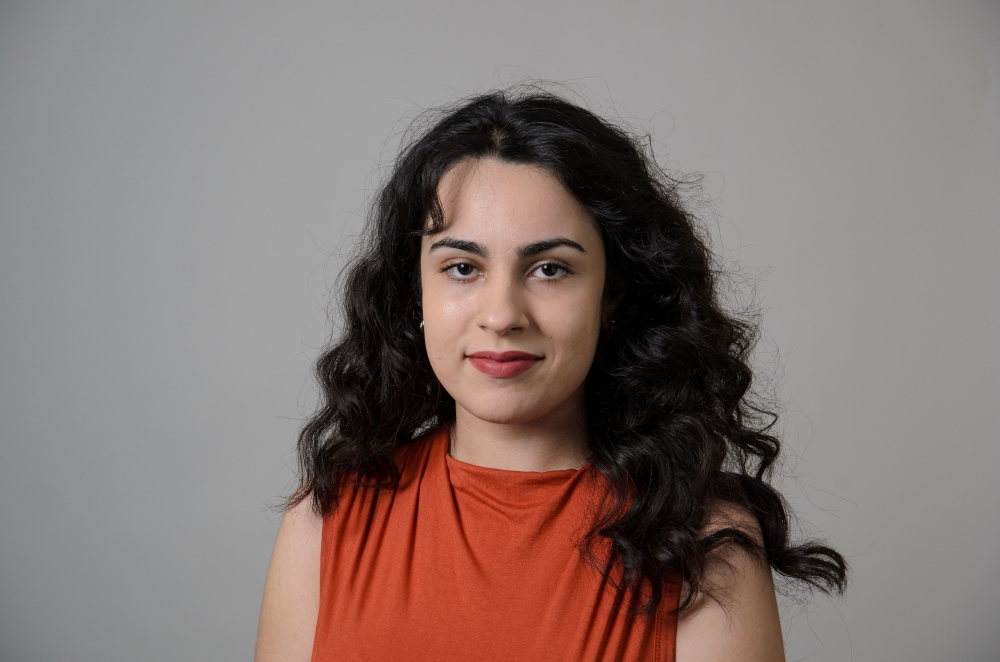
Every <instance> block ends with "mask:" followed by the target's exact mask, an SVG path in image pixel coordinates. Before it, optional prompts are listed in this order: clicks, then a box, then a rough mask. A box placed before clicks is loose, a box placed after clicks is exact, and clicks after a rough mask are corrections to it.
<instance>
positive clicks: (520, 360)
mask: <svg viewBox="0 0 1000 662" xmlns="http://www.w3.org/2000/svg"><path fill="white" fill-rule="evenodd" d="M468 359H469V363H471V364H472V365H473V367H474V368H475V369H476V370H478V371H479V372H482V373H484V374H487V375H489V376H490V377H499V378H504V379H506V378H510V377H516V376H517V375H520V374H521V373H522V372H524V371H525V370H528V369H530V368H531V367H532V366H534V365H535V364H536V363H538V362H539V361H541V360H542V357H541V356H535V355H534V354H529V353H528V352H475V353H474V354H469V355H468Z"/></svg>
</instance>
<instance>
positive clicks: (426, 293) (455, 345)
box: [420, 159, 605, 423]
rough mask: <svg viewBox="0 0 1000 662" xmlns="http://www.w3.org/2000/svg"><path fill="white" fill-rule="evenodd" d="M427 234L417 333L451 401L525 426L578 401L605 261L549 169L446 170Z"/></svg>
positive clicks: (583, 217)
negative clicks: (439, 216)
mask: <svg viewBox="0 0 1000 662" xmlns="http://www.w3.org/2000/svg"><path fill="white" fill-rule="evenodd" d="M438 195H439V197H440V200H441V205H442V210H443V212H444V228H443V230H442V231H441V232H439V233H437V234H434V235H428V236H425V237H423V239H422V246H421V253H420V280H421V286H422V288H423V295H422V296H423V298H422V307H423V319H424V338H425V342H426V346H427V354H428V357H429V358H430V363H431V366H432V368H433V369H434V373H435V375H437V377H438V379H439V380H440V381H441V384H442V385H443V386H444V388H445V390H447V391H448V393H449V394H451V396H452V397H453V398H454V399H455V403H456V407H457V408H460V409H464V410H465V411H466V412H467V413H469V414H471V415H472V416H475V417H477V418H479V419H482V420H485V421H489V422H493V423H525V422H529V421H532V420H535V419H538V418H540V417H543V416H546V415H550V414H553V412H556V411H558V410H560V409H563V410H565V409H566V408H567V407H580V406H581V405H582V401H583V386H584V379H585V378H586V375H587V373H588V371H589V370H590V366H591V363H592V362H593V360H594V353H595V351H596V348H597V340H598V336H599V334H600V328H601V322H602V293H603V289H604V274H605V259H604V247H603V243H602V241H601V236H600V233H599V231H598V229H597V226H596V224H595V222H594V220H593V219H592V218H591V216H590V213H589V212H588V211H587V210H586V209H585V208H584V207H583V206H582V205H581V204H580V203H579V202H577V201H576V199H575V198H573V196H572V195H571V194H570V193H569V191H567V190H566V188H565V187H564V186H563V185H562V184H561V183H560V182H559V181H558V180H557V179H556V178H555V177H554V176H553V175H552V174H550V173H549V172H548V171H546V170H544V169H541V168H539V167H536V166H528V165H520V164H510V163H501V162H499V161H496V160H492V159H484V160H469V161H463V162H461V163H459V164H458V165H456V166H454V167H453V168H452V169H451V170H449V171H448V172H447V173H446V174H445V175H444V177H442V179H441V182H440V185H439V188H438Z"/></svg>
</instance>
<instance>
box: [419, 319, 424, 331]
mask: <svg viewBox="0 0 1000 662" xmlns="http://www.w3.org/2000/svg"><path fill="white" fill-rule="evenodd" d="M420 330H421V331H423V330H424V321H423V320H420Z"/></svg>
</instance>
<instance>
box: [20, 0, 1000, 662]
mask: <svg viewBox="0 0 1000 662" xmlns="http://www.w3.org/2000/svg"><path fill="white" fill-rule="evenodd" d="M998 74H1000V4H998V3H996V2H990V3H986V2H979V3H974V2H884V1H880V2H836V3H832V2H831V3H804V2H752V3H736V2H734V3H717V2H704V1H699V2H658V3H637V2H624V3H610V2H601V3H596V2H590V3H580V2H566V1H562V2H552V3H537V2H524V1H521V0H514V1H506V2H493V3H488V4H487V3H467V2H444V1H434V2H423V3H388V4H383V3H361V2H358V3H354V4H353V5H352V6H348V4H347V3H334V2H312V3H302V2H282V3H277V2H268V3H263V2H242V3H236V2H186V3H185V2H171V3H165V2H158V3H149V2H121V3H110V2H109V3H100V2H89V1H88V2H83V1H72V2H44V1H39V2H4V3H2V4H0V659H2V660H3V661H4V662H7V661H16V662H27V661H30V660H40V661H46V662H52V661H63V660H66V661H69V660H73V661H74V662H79V661H90V660H93V661H98V660H101V661H104V660H115V661H117V660H248V659H250V657H251V655H252V651H253V645H254V636H255V631H256V624H257V614H258V609H259V604H260V598H261V591H262V588H263V582H264V575H265V570H266V566H267V561H268V557H269V554H270V549H271V544H272V542H273V539H274V535H275V532H276V528H277V524H278V520H279V517H278V516H276V515H275V514H274V512H273V511H269V510H268V508H267V506H268V504H273V503H274V499H275V498H276V497H278V496H280V495H282V494H285V493H286V492H287V490H288V489H289V487H290V486H291V485H292V480H293V471H292V467H293V463H294V455H293V453H292V447H293V443H294V438H295V434H296V431H297V429H298V427H299V425H300V422H301V419H302V418H303V417H304V416H305V415H306V414H308V412H309V411H310V409H311V407H312V405H313V403H314V401H315V390H314V388H313V385H312V382H311V379H310V372H309V371H310V368H311V363H312V361H313V359H314V358H315V356H316V354H317V349H316V348H317V347H318V346H320V345H322V344H323V342H324V340H325V338H326V335H327V330H328V326H327V319H326V317H325V313H324V306H325V303H326V301H327V297H328V288H329V287H330V286H331V285H332V283H333V279H334V277H335V276H336V274H337V272H338V270H339V267H340V265H341V264H342V261H343V254H344V251H345V250H347V249H348V248H349V247H350V243H351V237H352V235H353V234H354V233H356V232H357V230H358V228H359V226H360V222H361V218H362V214H363V211H364V202H365V199H366V195H367V194H368V193H369V192H370V191H371V189H372V187H373V186H374V185H375V184H376V183H377V181H378V179H377V178H378V171H377V169H376V166H377V164H378V163H379V162H380V160H384V159H385V158H387V157H388V156H390V155H391V154H392V151H393V149H394V146H395V144H396V136H397V135H398V132H399V130H400V128H401V127H402V126H403V125H402V124H400V122H399V121H400V119H401V118H404V117H409V116H412V115H413V114H414V113H415V112H416V111H417V110H419V109H420V108H425V107H428V106H432V105H435V104H438V103H441V102H445V101H449V100H452V99H454V98H456V97H458V96H460V95H463V94H466V93H469V92H473V91H476V90H482V89H487V88H490V87H494V86H496V85H498V84H502V83H506V82H511V81H515V80H518V79H521V78H522V77H524V76H539V77H542V78H546V79H554V80H557V81H563V82H566V83H570V84H571V85H574V86H575V87H574V88H573V89H576V90H577V91H578V92H579V93H580V94H581V95H582V96H583V97H584V98H587V99H591V100H592V101H593V103H595V107H600V108H605V109H610V108H611V107H612V103H613V107H614V108H615V109H616V110H617V112H618V113H619V114H620V115H621V116H622V117H623V118H624V119H625V120H627V121H630V122H633V123H635V124H636V125H637V126H638V127H639V128H641V129H647V128H648V129H651V130H652V131H653V132H654V136H655V138H656V139H657V141H658V145H659V149H660V155H661V157H662V159H663V160H664V162H665V163H667V164H668V165H669V166H671V167H674V168H680V169H682V170H687V171H690V170H693V171H700V172H704V173H706V180H705V186H706V191H707V193H708V195H709V196H710V197H711V198H712V199H714V201H715V202H714V207H711V208H706V209H704V210H703V211H704V212H706V218H707V220H708V222H709V223H710V224H711V227H712V231H713V233H714V234H715V235H716V237H717V238H718V239H720V240H721V241H722V244H721V247H720V251H721V252H723V253H724V255H725V257H726V259H727V260H729V261H739V262H741V263H742V264H743V265H745V267H746V273H747V274H749V275H750V276H751V278H757V281H756V287H757V296H758V297H759V300H760V302H761V304H762V305H763V306H764V308H765V309H766V317H765V325H766V328H767V331H768V333H769V336H768V342H767V344H766V345H765V348H764V349H765V350H768V352H769V351H770V350H771V349H773V348H774V347H776V348H777V349H778V350H779V352H780V354H779V355H777V357H776V356H775V355H774V354H770V353H768V352H764V353H762V357H761V360H762V368H763V370H764V372H765V373H766V374H773V375H774V376H775V377H776V379H777V381H776V383H777V385H778V386H779V391H780V394H781V395H782V397H783V398H784V399H785V400H786V401H787V402H788V414H787V416H786V418H785V422H786V427H785V432H786V437H787V442H788V447H789V449H790V450H791V451H793V455H791V456H790V460H789V465H788V469H789V472H791V473H793V474H794V477H792V478H788V479H787V480H785V481H784V483H783V485H784V488H785V489H786V491H787V493H788V495H789V498H790V499H791V501H792V503H793V504H794V505H795V507H796V508H797V509H798V511H799V512H800V514H801V515H802V519H803V522H804V523H805V525H807V526H808V527H809V528H811V529H812V530H814V531H817V532H820V533H823V534H825V535H827V536H829V538H830V539H831V540H832V542H833V543H834V544H835V545H836V546H837V547H838V548H839V549H841V550H842V551H843V552H844V553H845V554H846V555H847V556H848V557H849V558H850V562H851V564H852V565H853V568H854V578H853V584H852V586H851V588H850V590H849V591H848V593H847V595H846V597H844V598H843V599H838V600H829V599H826V598H822V597H818V598H816V599H814V600H813V601H812V602H809V603H806V604H801V603H796V602H794V601H792V602H787V603H786V605H785V608H784V617H785V621H784V622H785V633H786V638H787V651H788V658H789V660H807V659H808V660H811V661H813V662H820V661H825V660H907V661H922V660H927V661H936V660H997V659H1000V628H998V627H997V624H998V616H997V614H998V613H1000V563H998V561H1000V551H998V544H1000V508H998V507H997V506H998V504H1000V480H997V477H996V476H997V472H998V470H1000V446H998V444H997V437H998V435H997V431H998V426H997V423H996V408H997V405H998V400H1000V398H998V396H1000V388H998V377H997V374H998V369H1000V365H998V364H1000V361H998V356H1000V354H998V349H997V341H998V333H997V332H998V302H1000V296H998V285H1000V283H998V275H997V268H996V264H997V257H998V239H1000V232H998V228H1000V224H998V218H997V217H998V209H1000V206H998V203H1000V131H998V129H1000V80H998Z"/></svg>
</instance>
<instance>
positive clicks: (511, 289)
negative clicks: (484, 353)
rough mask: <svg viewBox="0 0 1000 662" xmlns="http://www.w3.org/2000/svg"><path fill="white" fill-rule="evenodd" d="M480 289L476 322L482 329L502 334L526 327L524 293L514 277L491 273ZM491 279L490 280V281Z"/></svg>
mask: <svg viewBox="0 0 1000 662" xmlns="http://www.w3.org/2000/svg"><path fill="white" fill-rule="evenodd" d="M492 275H493V276H494V277H493V278H492V279H487V282H486V283H484V284H483V285H484V286H483V287H482V289H480V291H479V294H480V300H479V314H478V316H477V319H476V323H477V324H478V325H479V328H481V329H483V330H484V331H491V332H493V333H495V334H497V335H500V336H503V335H507V334H508V333H513V332H519V331H524V330H525V329H526V328H527V327H528V314H527V311H526V310H525V306H524V303H525V301H524V296H523V295H524V293H523V292H522V291H521V290H522V288H521V287H520V286H519V283H518V282H517V279H516V278H514V277H507V278H505V277H498V276H500V275H499V274H496V273H494V274H492ZM491 281H492V282H491Z"/></svg>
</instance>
